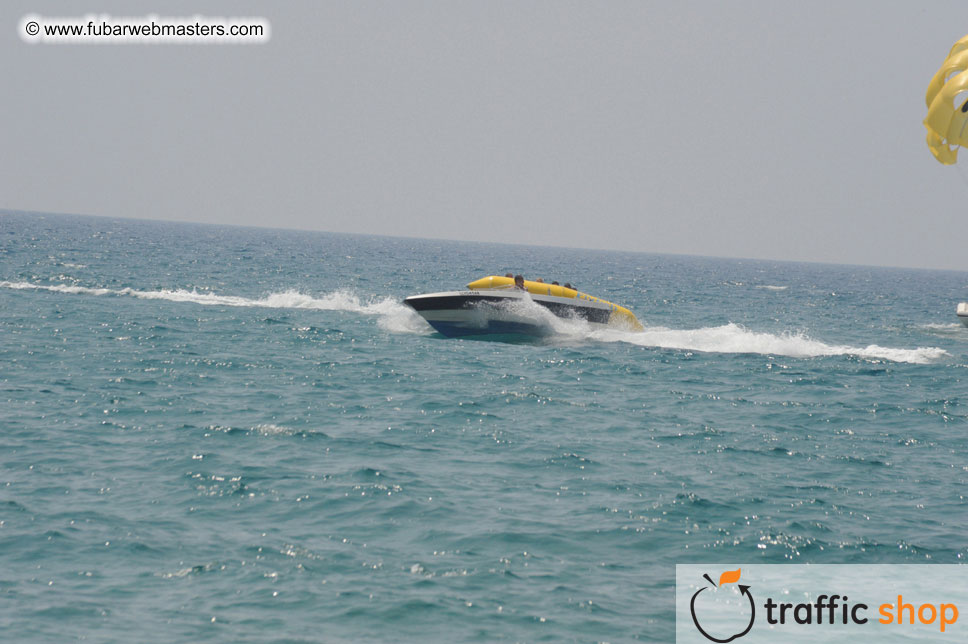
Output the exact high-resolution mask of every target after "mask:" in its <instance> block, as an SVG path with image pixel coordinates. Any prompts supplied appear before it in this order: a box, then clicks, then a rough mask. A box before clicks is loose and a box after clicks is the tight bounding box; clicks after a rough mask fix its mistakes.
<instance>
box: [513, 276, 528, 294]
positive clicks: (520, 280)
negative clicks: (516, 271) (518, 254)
mask: <svg viewBox="0 0 968 644" xmlns="http://www.w3.org/2000/svg"><path fill="white" fill-rule="evenodd" d="M514 288H519V289H521V290H522V291H526V290H527V289H526V288H524V275H515V276H514Z"/></svg>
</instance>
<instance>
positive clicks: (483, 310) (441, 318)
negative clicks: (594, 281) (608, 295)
mask: <svg viewBox="0 0 968 644" xmlns="http://www.w3.org/2000/svg"><path fill="white" fill-rule="evenodd" d="M403 303H404V304H406V305H407V306H409V307H411V308H412V309H413V310H414V311H416V312H417V313H418V314H420V316H421V317H422V318H423V319H425V320H426V321H427V322H428V323H429V324H430V326H432V327H433V328H434V329H436V330H437V331H438V332H439V333H440V334H441V335H445V336H447V337H448V338H456V337H464V336H475V335H532V336H541V335H549V334H551V333H554V318H564V319H576V320H584V321H586V322H587V323H589V324H591V325H593V326H596V327H603V328H604V327H615V328H619V329H626V330H632V331H641V330H642V328H643V327H642V325H641V324H640V323H639V321H638V320H637V319H636V317H635V314H634V313H632V312H631V311H630V310H628V309H627V308H625V307H623V306H619V305H618V304H613V303H611V302H608V301H606V300H603V299H600V298H597V297H593V296H591V295H588V294H587V293H582V292H581V291H578V290H575V289H573V288H567V287H564V286H559V285H557V284H545V283H544V282H533V281H531V280H525V282H524V288H523V289H521V288H519V287H516V286H515V284H514V280H513V279H512V278H510V277H499V276H497V275H489V276H487V277H484V278H481V279H479V280H476V281H474V282H471V283H470V284H468V285H467V290H466V291H446V292H443V293H427V294H424V295H411V296H410V297H408V298H406V299H405V300H404V301H403Z"/></svg>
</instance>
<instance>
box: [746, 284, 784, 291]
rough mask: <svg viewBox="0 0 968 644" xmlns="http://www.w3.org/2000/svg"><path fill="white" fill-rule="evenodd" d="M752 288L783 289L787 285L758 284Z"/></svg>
mask: <svg viewBox="0 0 968 644" xmlns="http://www.w3.org/2000/svg"><path fill="white" fill-rule="evenodd" d="M754 288H761V289H765V290H767V291H785V290H787V289H788V288H789V287H788V286H776V285H773V284H760V285H759V286H755V287H754Z"/></svg>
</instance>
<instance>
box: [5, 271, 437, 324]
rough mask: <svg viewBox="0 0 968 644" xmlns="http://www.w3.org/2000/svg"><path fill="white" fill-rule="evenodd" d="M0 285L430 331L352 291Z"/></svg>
mask: <svg viewBox="0 0 968 644" xmlns="http://www.w3.org/2000/svg"><path fill="white" fill-rule="evenodd" d="M0 287H3V288H11V289H17V290H40V291H52V292H55V293H70V294H75V295H97V296H103V295H114V296H128V297H137V298H140V299H143V300H168V301H171V302H191V303H194V304H202V305H205V306H239V307H264V308H274V309H311V310H317V311H348V312H351V313H362V314H364V315H376V316H378V318H379V319H378V324H379V325H380V326H381V327H382V328H384V329H386V330H387V331H392V332H396V333H429V332H430V327H428V326H427V324H426V323H425V322H424V321H423V319H422V318H421V317H420V316H419V315H417V314H416V313H414V312H413V311H412V310H411V309H410V308H409V307H407V306H405V305H404V304H402V303H400V302H399V301H397V300H394V299H393V298H391V297H383V298H374V299H372V300H370V301H363V300H361V299H360V298H359V297H358V296H357V295H355V294H353V293H350V292H349V291H335V292H333V293H329V294H327V295H323V296H322V297H313V296H311V295H306V294H304V293H300V292H299V291H296V290H291V289H290V290H287V291H281V292H278V293H269V294H268V295H266V296H265V297H263V298H260V299H253V298H247V297H240V296H237V295H218V294H216V293H208V292H201V293H200V292H198V291H197V290H194V289H193V290H191V291H189V290H185V289H161V290H158V291H140V290H136V289H133V288H122V289H108V288H91V287H87V286H74V285H69V284H33V283H31V282H7V281H0Z"/></svg>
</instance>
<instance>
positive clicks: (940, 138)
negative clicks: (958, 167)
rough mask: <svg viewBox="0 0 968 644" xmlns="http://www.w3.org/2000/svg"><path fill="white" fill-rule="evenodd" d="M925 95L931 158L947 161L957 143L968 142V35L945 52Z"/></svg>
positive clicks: (951, 159) (955, 155)
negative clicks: (967, 126) (942, 61)
mask: <svg viewBox="0 0 968 644" xmlns="http://www.w3.org/2000/svg"><path fill="white" fill-rule="evenodd" d="M924 99H925V102H926V103H927V104H928V116H927V117H926V118H925V119H924V126H925V127H926V128H928V147H929V148H931V153H932V154H933V155H934V158H936V159H937V160H938V161H940V162H941V163H944V164H945V165H950V164H952V163H954V162H956V161H957V160H958V147H959V146H962V145H968V128H966V127H965V126H966V125H968V36H965V37H964V38H962V39H961V40H959V41H958V42H956V43H955V45H954V47H952V48H951V51H950V52H948V57H947V58H946V59H945V61H944V63H942V64H941V68H940V69H939V70H938V71H937V73H936V74H935V75H934V78H932V79H931V83H930V84H929V85H928V92H927V94H926V95H925V97H924Z"/></svg>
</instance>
